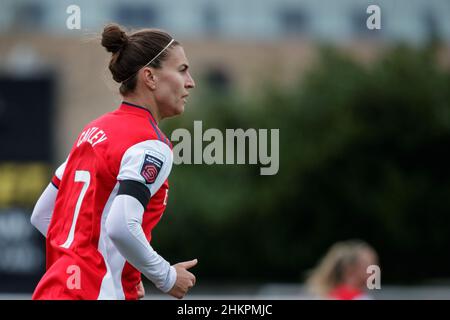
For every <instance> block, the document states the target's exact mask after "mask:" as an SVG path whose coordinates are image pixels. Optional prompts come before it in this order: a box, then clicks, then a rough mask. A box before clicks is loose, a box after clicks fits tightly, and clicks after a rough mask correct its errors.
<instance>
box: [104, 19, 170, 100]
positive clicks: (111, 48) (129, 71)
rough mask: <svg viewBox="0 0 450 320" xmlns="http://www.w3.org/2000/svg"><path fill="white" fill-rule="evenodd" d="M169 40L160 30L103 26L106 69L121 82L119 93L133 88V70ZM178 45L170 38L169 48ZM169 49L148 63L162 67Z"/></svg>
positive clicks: (163, 46) (145, 62)
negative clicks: (107, 62) (106, 55)
mask: <svg viewBox="0 0 450 320" xmlns="http://www.w3.org/2000/svg"><path fill="white" fill-rule="evenodd" d="M171 40H172V37H171V36H170V35H169V34H168V33H167V32H165V31H163V30H158V29H142V30H138V31H136V32H133V33H132V34H130V35H128V34H127V33H126V32H125V31H123V29H122V28H121V27H120V26H118V25H117V24H109V25H107V26H105V28H104V29H103V33H102V46H103V47H105V48H106V51H108V52H111V53H112V57H111V61H110V62H109V70H110V71H111V73H112V76H113V79H114V80H115V81H116V82H118V83H121V86H120V89H119V90H120V93H121V94H123V95H124V94H126V93H128V92H132V91H133V90H134V89H135V88H136V83H137V77H136V74H137V72H138V71H139V69H140V68H142V67H143V66H145V65H146V64H147V63H148V62H150V61H151V60H152V59H153V58H154V57H155V56H156V55H157V54H158V53H160V52H161V51H162V50H163V49H164V48H165V47H166V46H167V45H168V44H169V42H170V41H171ZM176 45H179V43H178V42H177V41H174V42H172V44H171V46H170V47H171V48H173V47H174V46H176ZM167 56H168V50H165V51H164V52H162V53H161V54H160V55H159V56H158V58H156V59H155V60H154V61H153V62H152V63H151V64H150V66H152V67H154V68H161V63H162V61H164V60H165V59H167Z"/></svg>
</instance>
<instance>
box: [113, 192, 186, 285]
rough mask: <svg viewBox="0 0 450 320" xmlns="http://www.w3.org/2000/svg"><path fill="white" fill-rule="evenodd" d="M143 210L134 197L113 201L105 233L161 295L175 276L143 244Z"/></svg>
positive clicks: (118, 198) (126, 196)
mask: <svg viewBox="0 0 450 320" xmlns="http://www.w3.org/2000/svg"><path fill="white" fill-rule="evenodd" d="M143 214H144V207H143V206H142V204H141V203H140V202H139V201H138V200H137V199H136V198H134V197H132V196H129V195H125V194H122V195H118V196H117V197H116V198H114V201H113V203H112V205H111V209H110V212H109V214H108V217H107V219H106V224H105V227H106V232H107V234H108V236H109V237H110V239H111V241H112V242H113V243H114V245H115V246H116V248H117V249H118V250H119V252H120V253H121V254H122V256H123V257H124V258H125V259H126V260H127V261H128V262H130V263H131V264H132V265H133V266H134V267H135V268H136V269H138V270H139V271H140V272H141V273H142V274H144V276H146V277H147V278H148V279H149V280H151V281H152V282H153V283H154V284H155V286H156V287H157V288H158V289H160V290H161V291H163V292H168V291H170V289H172V287H173V285H174V284H175V281H176V279H177V273H176V270H175V268H174V267H172V266H171V265H170V263H169V262H167V261H166V260H164V258H162V257H161V256H160V255H159V254H158V253H157V252H156V251H155V250H153V248H152V247H151V246H150V243H149V242H148V241H147V239H146V237H145V234H144V231H143V229H142V226H141V224H142V217H143Z"/></svg>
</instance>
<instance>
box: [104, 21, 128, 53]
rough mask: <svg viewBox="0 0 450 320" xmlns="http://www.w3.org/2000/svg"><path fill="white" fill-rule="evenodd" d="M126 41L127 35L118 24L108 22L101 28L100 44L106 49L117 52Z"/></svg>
mask: <svg viewBox="0 0 450 320" xmlns="http://www.w3.org/2000/svg"><path fill="white" fill-rule="evenodd" d="M127 43H128V36H127V34H126V33H125V31H123V30H122V29H121V28H120V27H119V26H118V25H116V24H109V25H107V26H106V27H105V28H104V29H103V33H102V46H104V47H105V48H106V51H108V52H112V53H113V54H114V53H117V52H119V51H120V50H121V49H122V48H123V47H125V46H126V45H127Z"/></svg>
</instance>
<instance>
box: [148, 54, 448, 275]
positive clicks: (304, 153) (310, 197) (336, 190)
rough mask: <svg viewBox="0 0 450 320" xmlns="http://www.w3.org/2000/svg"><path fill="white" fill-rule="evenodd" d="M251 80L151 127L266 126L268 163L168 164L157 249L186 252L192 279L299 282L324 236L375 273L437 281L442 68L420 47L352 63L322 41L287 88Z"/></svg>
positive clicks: (443, 174)
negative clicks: (271, 132) (349, 247)
mask: <svg viewBox="0 0 450 320" xmlns="http://www.w3.org/2000/svg"><path fill="white" fill-rule="evenodd" d="M261 88H263V90H262V92H263V93H262V94H260V93H257V92H255V98H254V99H251V100H248V99H240V98H239V97H234V96H222V95H221V96H220V99H216V97H215V96H214V95H213V94H208V93H205V94H204V95H203V96H201V97H199V101H200V102H199V104H198V105H196V106H195V108H192V109H189V110H187V112H186V113H185V115H183V117H180V118H179V119H176V120H175V119H174V120H173V121H172V120H171V121H168V122H167V123H166V124H165V125H166V132H170V131H171V130H173V129H175V128H178V127H185V128H188V129H190V130H191V131H192V127H193V124H192V122H193V120H202V121H203V130H206V129H207V128H210V127H211V128H212V127H214V128H218V129H220V130H224V129H225V128H244V129H246V128H268V129H270V128H279V129H280V171H279V172H278V174H277V175H275V176H260V175H259V165H248V166H244V165H240V166H238V165H212V166H207V165H179V166H175V167H174V169H173V173H172V176H171V186H172V187H171V195H170V200H169V208H168V210H167V214H166V216H165V217H164V218H163V221H164V222H163V223H161V224H160V226H159V227H158V228H157V229H156V230H155V233H157V234H158V236H157V237H155V246H156V247H157V248H158V250H160V251H161V252H166V253H168V254H167V257H169V258H170V259H171V260H173V261H178V260H183V259H185V258H191V257H193V256H195V257H198V258H199V265H198V267H196V268H197V274H198V275H199V277H200V279H209V280H216V281H223V280H235V281H241V280H242V281H246V282H251V281H261V282H269V281H299V280H300V277H301V276H302V275H303V273H304V272H305V271H306V270H307V269H309V268H311V267H312V266H313V265H315V263H316V262H317V259H318V258H319V257H320V256H321V255H322V254H323V253H324V252H325V250H326V249H327V248H328V247H329V246H330V245H331V244H332V243H334V242H336V241H339V240H344V239H348V238H361V239H364V240H366V241H368V242H369V243H370V244H372V245H373V246H374V247H375V248H376V250H377V251H378V252H379V253H380V260H381V269H382V272H383V277H382V281H386V282H403V283H405V282H417V281H421V280H426V279H430V278H435V277H450V272H449V271H448V270H450V258H449V257H448V256H447V255H445V254H444V252H445V251H446V248H447V245H448V243H449V242H450V235H449V233H448V230H449V229H450V215H449V209H450V171H449V170H448V169H447V164H448V163H449V161H450V156H449V155H448V154H447V153H446V152H445V149H446V147H447V146H449V145H450V76H449V73H448V72H447V71H445V70H442V69H441V68H439V67H438V65H437V63H436V61H435V53H434V51H433V50H427V49H423V50H417V49H411V48H407V47H397V48H394V49H392V50H391V51H390V52H388V53H387V54H386V55H385V56H384V57H382V58H381V59H379V61H377V62H376V63H374V64H372V65H371V66H370V67H364V66H362V65H360V64H358V63H356V62H354V61H352V60H351V59H350V58H348V57H346V56H344V55H342V54H339V53H338V52H337V51H336V50H334V49H330V48H323V49H322V50H321V59H320V63H318V64H317V65H316V66H315V67H313V68H312V69H311V70H310V71H309V72H308V73H307V74H306V75H304V76H303V77H302V80H301V81H300V80H299V81H298V82H297V83H294V84H293V85H292V87H291V88H280V87H278V86H277V85H276V84H265V85H262V87H261ZM223 132H224V131H223Z"/></svg>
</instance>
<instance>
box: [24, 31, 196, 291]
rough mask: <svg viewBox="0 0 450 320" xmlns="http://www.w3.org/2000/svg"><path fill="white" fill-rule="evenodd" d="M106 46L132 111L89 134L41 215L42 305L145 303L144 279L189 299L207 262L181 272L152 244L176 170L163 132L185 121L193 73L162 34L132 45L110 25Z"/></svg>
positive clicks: (103, 120) (125, 106)
mask: <svg viewBox="0 0 450 320" xmlns="http://www.w3.org/2000/svg"><path fill="white" fill-rule="evenodd" d="M102 45H103V46H104V47H105V48H106V50H107V51H108V52H111V53H112V57H111V61H110V63H109V69H110V71H111V73H112V76H113V79H114V80H115V81H117V82H118V83H120V84H121V85H120V93H121V95H122V96H123V102H122V103H121V105H120V106H119V108H118V109H117V110H115V111H113V112H110V113H107V114H105V115H103V116H101V117H100V118H98V119H96V120H94V121H92V122H91V123H89V124H88V125H86V127H85V128H84V129H83V130H82V131H81V133H80V135H79V136H78V138H77V139H76V141H75V143H74V145H73V147H72V150H71V152H70V154H69V156H68V158H67V160H66V161H65V162H64V163H63V164H62V165H61V166H60V167H59V168H58V169H57V170H56V173H55V176H54V177H53V179H52V183H51V184H49V185H48V187H47V188H46V189H45V191H44V192H43V194H42V195H41V197H40V198H39V200H38V202H37V204H36V206H35V208H34V210H33V214H32V217H31V223H32V224H33V225H34V226H35V227H36V228H37V229H38V230H39V231H40V232H41V233H42V234H43V235H44V236H46V238H47V239H46V248H47V253H46V254H47V268H46V269H47V270H46V272H45V274H44V276H43V277H42V279H41V280H40V282H39V283H38V285H37V287H36V289H35V291H34V293H33V299H137V298H141V297H142V296H143V295H144V292H143V286H142V282H141V273H142V274H144V275H145V276H146V277H147V278H148V279H150V280H151V281H152V282H153V283H154V284H155V286H156V287H157V288H159V289H160V290H162V291H163V292H165V293H168V294H170V295H172V296H174V297H176V298H183V297H184V295H185V294H186V293H187V291H188V290H189V289H190V288H191V287H192V286H194V284H195V276H194V275H193V274H192V273H190V272H189V271H187V269H189V268H191V267H193V266H194V265H195V264H196V263H197V259H194V260H191V261H186V262H181V263H178V264H175V265H173V266H171V265H170V264H169V262H167V261H166V260H165V259H164V258H163V257H161V256H160V255H159V254H158V253H157V252H156V251H155V250H153V248H152V247H151V245H150V240H151V231H152V229H153V228H154V227H155V225H156V224H157V223H158V221H159V220H160V218H161V215H162V214H163V212H164V210H165V208H166V204H167V197H168V192H169V184H168V180H167V178H168V176H169V173H170V170H171V168H172V160H173V155H172V145H171V143H170V141H169V139H167V137H166V136H165V135H164V133H163V132H162V131H161V130H160V129H159V128H158V123H159V121H160V120H162V119H164V118H167V117H171V116H175V115H178V114H181V113H182V112H183V110H184V105H185V103H186V98H187V96H188V90H189V89H192V88H194V86H195V83H194V80H193V79H192V77H191V75H190V74H189V71H188V67H189V63H188V60H187V58H186V56H185V53H184V50H183V47H182V46H181V45H180V44H179V43H178V42H177V41H176V40H174V39H173V38H172V37H171V36H169V35H168V34H167V33H166V32H163V31H161V30H154V29H144V30H140V31H138V32H135V33H133V34H130V35H128V34H126V33H125V32H124V31H122V30H121V28H120V27H119V26H117V25H114V24H112V25H108V26H106V27H105V29H104V31H103V34H102Z"/></svg>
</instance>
